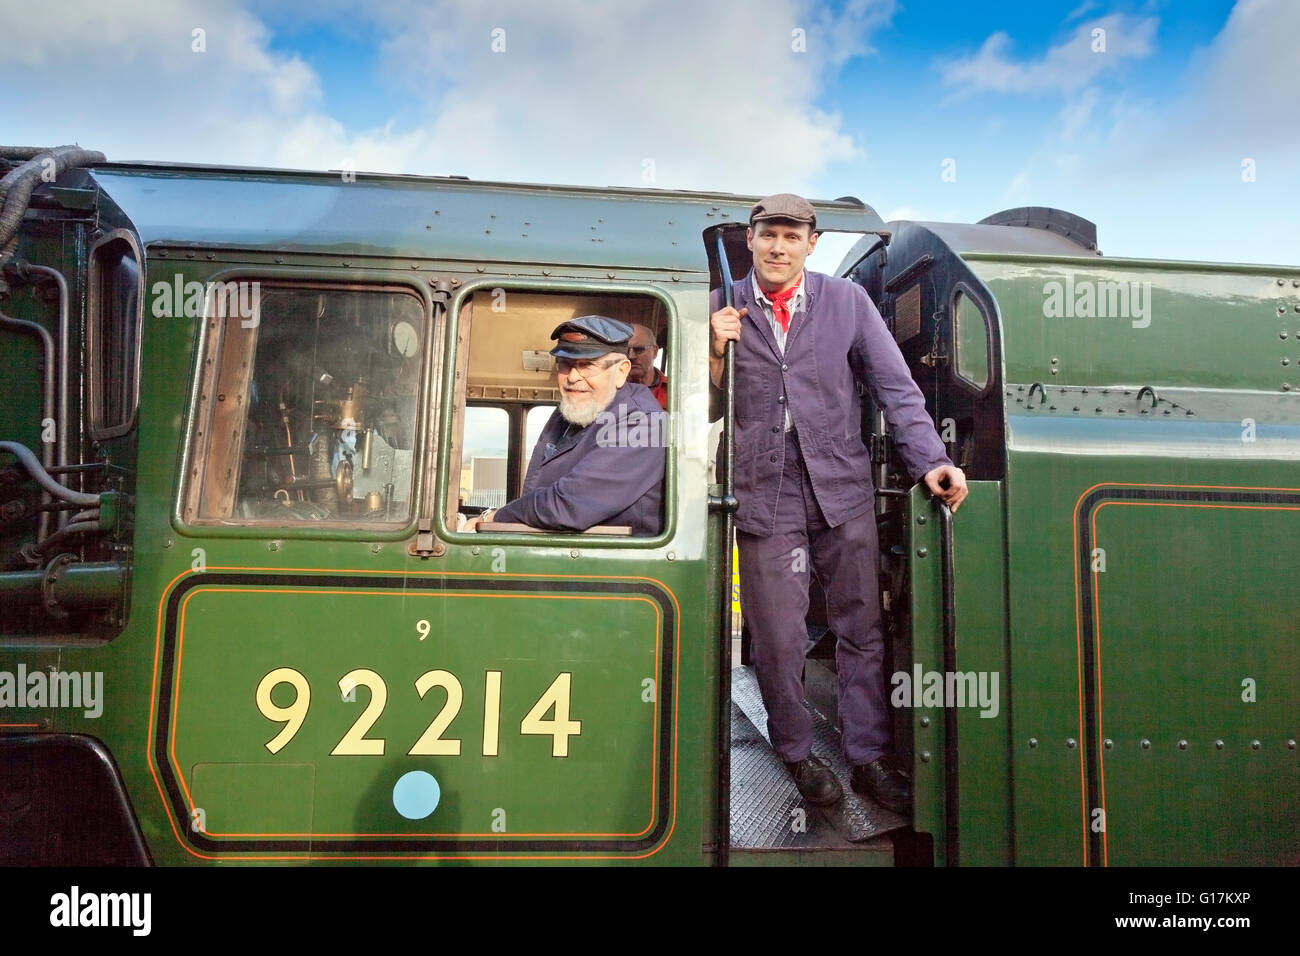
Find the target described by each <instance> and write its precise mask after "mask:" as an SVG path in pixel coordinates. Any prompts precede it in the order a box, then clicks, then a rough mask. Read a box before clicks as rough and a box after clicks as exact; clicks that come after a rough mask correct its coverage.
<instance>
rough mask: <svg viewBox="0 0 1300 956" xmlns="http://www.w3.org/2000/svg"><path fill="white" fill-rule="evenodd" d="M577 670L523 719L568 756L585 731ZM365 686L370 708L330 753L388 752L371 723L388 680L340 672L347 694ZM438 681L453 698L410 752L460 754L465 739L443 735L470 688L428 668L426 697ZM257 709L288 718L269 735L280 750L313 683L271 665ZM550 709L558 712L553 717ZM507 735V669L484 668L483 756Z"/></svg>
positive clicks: (418, 687)
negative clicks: (285, 694) (287, 696)
mask: <svg viewBox="0 0 1300 956" xmlns="http://www.w3.org/2000/svg"><path fill="white" fill-rule="evenodd" d="M572 677H573V675H572V674H570V673H568V672H567V671H566V672H562V673H560V674H559V675H558V676H557V677H556V678H555V680H553V681H552V682H551V685H550V686H549V687H548V688H547V689H546V690H545V691H544V692H543V693H542V696H541V697H540V698H538V700H537V702H536V703H535V704H533V706H532V707H531V708H530V709H529V711H528V713H527V714H525V715H524V718H523V720H521V721H520V722H519V733H520V734H521V735H549V736H550V737H551V741H552V743H551V756H552V757H567V756H568V755H569V738H570V737H576V736H578V735H579V734H581V733H582V721H580V720H571V719H570V718H569V702H570V691H571V684H572ZM281 684H288V685H289V686H290V687H292V688H293V691H294V694H293V699H292V700H291V701H290V702H288V703H287V704H277V703H276V702H275V701H274V700H273V699H272V694H273V693H274V691H275V689H276V688H277V687H279V686H280V685H281ZM358 687H365V688H367V689H368V690H369V691H370V702H369V703H368V704H367V705H366V708H365V710H363V711H362V712H361V714H360V715H359V716H358V717H357V719H356V720H355V721H354V722H353V724H352V726H351V727H350V728H348V731H347V733H346V734H344V735H343V738H342V739H341V740H340V741H339V742H338V743H337V744H336V745H335V747H334V749H333V750H331V751H330V756H332V757H340V756H375V757H381V756H383V755H384V749H385V745H386V743H387V741H386V740H385V739H384V738H383V737H367V736H366V734H367V733H368V732H369V730H370V728H371V727H373V726H374V725H375V722H376V721H378V720H379V717H380V715H381V714H382V713H383V712H384V707H385V705H386V704H387V703H388V685H387V684H386V683H385V682H384V679H383V678H382V677H380V676H379V675H378V674H377V673H375V672H374V671H372V670H369V669H367V668H364V667H361V668H356V669H355V670H350V671H348V672H347V673H346V674H344V675H343V676H342V677H340V678H339V691H340V694H341V700H342V701H347V702H353V701H355V700H356V689H357V688H358ZM435 687H441V688H442V689H443V690H445V691H446V692H447V699H446V701H445V702H444V703H443V705H442V709H441V710H440V711H439V712H438V714H437V715H436V716H435V717H434V719H433V720H432V721H430V723H429V726H428V727H427V728H425V731H424V733H422V734H421V735H420V737H419V739H418V740H416V741H415V743H414V744H412V745H411V749H410V750H408V751H407V754H410V755H412V756H451V757H454V756H459V755H460V751H461V747H460V744H461V742H460V740H458V739H456V738H448V737H443V734H444V733H445V732H446V731H447V729H448V728H449V727H450V726H451V723H452V721H453V720H455V719H456V716H457V714H459V713H460V708H461V703H462V701H463V700H464V692H463V690H462V688H461V682H460V680H459V679H458V678H457V677H456V675H455V674H452V673H451V672H450V671H445V670H431V671H425V672H424V673H423V674H421V675H420V676H419V677H417V678H416V680H415V692H416V693H417V694H418V695H419V697H420V699H421V700H423V699H424V696H425V694H427V693H428V692H429V691H430V690H432V689H433V688H435ZM255 699H256V701H257V709H258V710H259V711H261V713H262V716H264V717H265V718H267V720H271V721H275V722H277V723H283V724H284V726H283V727H282V728H281V729H280V732H279V733H278V734H276V735H275V736H274V737H272V738H271V739H270V740H268V741H267V742H266V744H265V746H266V749H267V750H269V751H270V752H271V753H273V754H274V753H279V752H280V750H281V749H282V748H283V747H284V746H285V745H286V744H288V743H289V741H290V740H292V739H293V738H294V736H295V735H296V734H297V733H298V731H299V730H300V729H301V728H302V725H303V723H304V722H305V721H306V719H307V711H308V710H309V709H310V708H311V685H310V684H309V683H308V682H307V678H306V677H305V676H303V674H302V672H301V671H298V670H295V669H294V668H292V667H277V668H275V669H274V670H272V671H270V672H269V673H268V674H267V675H266V676H265V677H263V678H262V679H261V681H260V682H259V683H258V685H257V692H256V694H255ZM548 712H553V713H552V716H550V717H547V716H546V715H547V713H548ZM500 741H501V671H491V670H490V671H487V672H486V673H485V674H484V703H483V756H484V757H495V756H498V753H499V748H500Z"/></svg>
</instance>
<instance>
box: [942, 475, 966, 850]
mask: <svg viewBox="0 0 1300 956" xmlns="http://www.w3.org/2000/svg"><path fill="white" fill-rule="evenodd" d="M938 505H939V562H940V569H941V579H942V588H943V670H944V673H945V674H955V673H957V595H956V591H955V587H954V583H953V541H952V511H950V510H949V508H948V506H947V505H946V504H945V503H944V502H942V501H940V502H938ZM957 774H958V768H957V708H956V706H955V700H954V699H952V698H948V699H946V700H945V701H944V708H943V783H944V794H943V817H944V861H945V863H946V864H947V865H948V866H957V865H959V863H960V860H961V856H960V852H959V848H958V845H957V838H958V827H957V814H958V810H959V806H960V803H959V792H958V777H957Z"/></svg>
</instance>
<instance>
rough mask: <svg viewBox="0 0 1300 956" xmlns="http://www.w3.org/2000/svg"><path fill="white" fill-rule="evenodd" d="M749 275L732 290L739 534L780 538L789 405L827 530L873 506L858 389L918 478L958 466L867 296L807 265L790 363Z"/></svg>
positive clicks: (717, 302)
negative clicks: (739, 314) (736, 326)
mask: <svg viewBox="0 0 1300 956" xmlns="http://www.w3.org/2000/svg"><path fill="white" fill-rule="evenodd" d="M752 275H753V273H752V271H751V273H749V274H747V275H746V276H745V277H744V278H743V279H740V280H739V281H737V282H735V283H734V284H733V285H732V292H733V296H734V299H733V301H734V303H735V307H736V309H737V310H738V311H739V310H740V309H746V308H747V309H749V313H748V314H747V315H746V316H745V317H744V318H743V319H742V320H741V331H740V341H739V342H737V343H736V386H735V393H736V498H737V501H738V503H739V509H738V510H737V512H736V527H737V528H738V529H739V530H741V531H744V532H746V533H748V534H755V535H761V536H767V535H770V534H771V533H772V528H773V524H774V522H775V520H776V503H777V495H778V493H779V491H780V485H781V471H782V469H783V468H784V467H785V448H786V443H785V435H784V434H783V432H784V423H785V409H786V406H787V405H788V406H789V409H790V419H791V421H792V423H793V426H794V428H795V430H796V432H797V434H798V438H799V449H800V451H801V453H802V455H803V459H804V463H805V465H806V466H807V469H808V477H809V478H810V479H811V482H812V487H813V493H814V494H815V495H816V497H817V504H818V505H819V506H820V507H821V510H822V514H823V515H824V516H825V518H826V522H827V524H829V525H830V526H831V527H835V526H836V525H840V524H843V523H844V522H845V521H848V520H849V519H851V518H856V517H857V516H858V515H861V514H864V513H865V512H867V511H868V510H870V509H871V508H872V507H873V505H874V503H875V487H874V484H873V482H872V475H871V456H870V454H869V453H868V452H867V448H866V446H865V445H864V444H863V443H862V428H861V422H862V411H861V409H862V405H861V399H860V398H859V395H858V390H857V385H858V383H859V382H860V383H862V384H863V385H864V386H865V387H866V388H868V389H869V390H870V392H871V395H872V397H873V398H874V399H875V401H876V405H877V407H879V408H881V409H882V410H883V411H884V413H885V419H886V421H888V422H889V425H890V428H891V430H892V432H891V433H892V435H893V439H894V444H895V445H896V446H897V448H898V451H899V454H900V455H901V456H902V459H903V463H904V464H905V465H906V467H907V470H908V471H909V472H910V473H911V477H912V480H913V481H919V480H920V479H921V478H922V477H923V476H924V475H925V474H926V473H927V472H929V471H931V470H932V469H934V468H937V467H939V466H940V465H950V464H952V462H951V461H950V460H949V459H948V455H947V452H946V451H945V449H944V446H943V443H942V442H941V441H940V440H939V435H938V433H936V432H935V429H934V423H933V422H932V421H931V420H930V416H929V413H928V412H927V411H926V409H925V398H924V397H923V396H922V395H921V390H920V389H919V388H918V387H917V385H916V382H915V381H914V380H913V379H912V374H911V372H910V371H909V370H908V368H907V363H906V362H905V361H904V360H903V354H902V353H901V352H900V351H899V349H898V345H897V343H896V342H895V341H894V337H893V336H892V335H891V334H890V332H889V329H888V328H887V327H886V326H885V322H884V320H883V319H882V318H881V317H880V313H879V312H878V311H877V310H876V306H875V304H874V303H873V302H872V301H871V297H870V296H868V295H867V293H866V290H864V289H863V288H862V287H861V286H859V285H857V284H856V283H854V282H851V281H849V280H848V279H836V278H833V277H831V276H827V275H823V274H822V273H820V272H812V271H810V270H807V269H805V270H804V283H805V289H804V309H803V311H801V312H796V313H795V314H794V316H793V318H792V320H791V322H790V331H789V333H788V334H787V335H786V345H785V354H784V355H782V353H781V349H780V348H779V347H778V346H777V343H776V338H775V337H774V336H773V335H772V327H771V325H770V324H769V322H768V320H767V317H766V315H765V314H764V312H763V306H762V304H761V303H759V302H756V301H755V300H754V293H753V285H752V279H751V277H752ZM722 305H723V302H722V290H721V289H718V290H715V291H714V292H713V294H712V296H711V297H710V307H709V312H710V314H712V313H713V312H716V311H717V310H718V309H720V308H722Z"/></svg>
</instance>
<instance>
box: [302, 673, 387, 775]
mask: <svg viewBox="0 0 1300 956" xmlns="http://www.w3.org/2000/svg"><path fill="white" fill-rule="evenodd" d="M359 684H360V685H365V686H366V687H369V688H370V703H369V704H367V705H366V709H365V710H363V711H362V712H361V716H360V717H358V718H357V719H356V721H355V722H354V723H353V724H352V726H351V727H350V728H349V729H348V732H347V733H346V734H344V735H343V739H342V740H340V741H339V742H338V744H337V745H335V747H334V749H333V750H331V751H330V756H334V757H338V756H362V755H369V756H378V757H382V756H383V754H384V738H382V737H379V738H377V739H371V738H369V737H367V736H366V731H367V730H369V729H370V728H371V727H373V726H374V725H375V721H376V720H378V719H379V715H380V714H382V713H383V712H384V705H385V704H386V703H388V687H387V685H386V684H384V679H383V678H382V677H380V676H379V675H378V674H376V673H375V672H374V671H372V670H367V669H366V668H364V667H360V668H357V669H356V670H354V671H348V672H347V673H346V674H344V675H343V676H342V677H340V678H339V690H340V691H342V692H343V693H344V694H347V693H348V692H349V691H351V690H352V689H353V688H355V687H357V685H359ZM304 712H305V708H304Z"/></svg>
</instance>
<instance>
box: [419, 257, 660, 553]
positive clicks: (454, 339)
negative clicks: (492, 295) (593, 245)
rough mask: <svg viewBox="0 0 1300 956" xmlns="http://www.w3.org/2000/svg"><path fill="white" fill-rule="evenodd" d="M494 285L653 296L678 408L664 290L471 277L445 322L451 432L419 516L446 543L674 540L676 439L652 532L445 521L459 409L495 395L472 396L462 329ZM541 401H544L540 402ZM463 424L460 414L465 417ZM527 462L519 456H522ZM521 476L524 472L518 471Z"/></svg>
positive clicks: (446, 415) (445, 395) (445, 392)
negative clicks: (658, 521) (460, 527)
mask: <svg viewBox="0 0 1300 956" xmlns="http://www.w3.org/2000/svg"><path fill="white" fill-rule="evenodd" d="M494 289H505V290H507V291H510V290H513V291H518V292H533V293H543V294H555V295H599V296H611V295H615V296H620V295H625V296H640V297H648V298H653V299H655V300H657V301H658V302H659V304H660V305H661V306H662V308H663V310H664V319H665V324H666V328H667V330H668V338H667V342H666V344H665V351H666V352H667V355H668V362H667V363H666V364H667V365H669V366H671V368H664V369H663V370H662V371H663V372H664V374H665V375H667V376H668V388H669V403H668V405H669V408H671V409H680V408H681V405H680V402H681V396H680V392H679V389H680V386H681V379H680V373H679V368H678V363H679V361H680V351H681V349H680V345H679V339H678V325H679V322H680V321H681V320H680V316H679V312H678V308H677V304H676V302H675V300H674V298H673V297H672V296H671V295H669V294H668V293H667V292H666V291H665V290H664V289H662V288H660V287H659V286H657V285H654V284H651V283H649V282H639V281H636V280H631V281H626V280H625V281H617V282H615V281H599V280H595V279H586V278H573V279H567V280H566V279H549V280H548V279H544V278H534V277H530V276H521V277H511V278H506V277H504V276H499V277H477V278H476V279H475V280H474V281H471V282H467V283H465V284H464V285H462V286H460V287H459V288H458V289H457V290H456V294H455V295H454V296H453V298H452V300H451V302H450V303H449V304H448V309H447V328H446V342H447V348H446V356H445V359H444V361H445V366H444V368H443V377H442V378H443V380H442V384H441V387H440V388H439V390H438V391H439V396H440V404H441V406H442V408H441V410H440V412H439V418H438V421H437V426H438V428H439V430H440V431H441V432H442V433H443V434H445V435H447V440H446V441H443V442H439V443H438V445H437V457H436V472H435V474H436V478H435V480H434V482H433V483H432V484H433V487H432V488H431V489H430V492H431V500H428V501H426V502H425V503H424V507H423V508H422V509H421V515H422V516H425V517H428V518H432V520H433V522H434V528H435V529H436V532H437V534H438V537H440V538H441V539H442V540H444V541H447V542H448V543H449V544H457V545H474V544H493V545H497V544H502V545H515V546H519V547H527V548H533V549H536V548H556V549H559V548H564V549H572V548H574V547H582V548H593V549H607V548H618V549H624V550H626V549H637V550H642V549H654V548H661V547H663V546H664V545H665V544H667V543H669V542H670V541H672V539H673V537H674V535H675V534H676V531H677V515H676V513H677V501H678V489H677V471H678V468H677V455H676V454H675V450H676V449H677V448H678V443H677V442H675V441H674V442H670V443H669V444H668V446H667V447H666V448H665V449H664V494H663V508H664V524H663V530H662V531H660V533H659V534H657V535H653V536H646V537H639V536H635V535H607V534H588V533H583V532H572V531H540V530H539V531H536V532H518V531H485V532H478V531H469V532H466V531H456V530H455V529H454V528H453V527H451V526H450V525H449V524H448V522H447V504H448V502H449V498H448V495H449V488H450V484H449V481H450V477H451V475H450V471H449V467H450V461H449V460H450V455H451V452H452V451H453V450H454V451H456V452H457V453H458V454H459V453H460V452H461V445H462V441H463V436H462V435H460V434H458V433H457V432H456V425H457V422H456V421H455V419H456V417H457V412H456V410H457V408H458V407H464V406H465V405H466V403H467V402H468V401H474V402H482V401H489V402H490V401H492V399H490V398H488V399H468V398H467V393H468V381H469V364H468V359H469V345H470V337H469V331H468V330H467V331H465V332H464V333H462V330H461V315H462V313H463V312H465V311H466V310H467V309H469V310H470V322H471V323H472V322H473V315H472V304H473V300H474V296H475V295H476V294H477V293H480V292H483V291H488V292H491V291H492V290H494ZM462 335H463V336H464V338H465V344H464V350H463V352H462V351H461V350H459V349H458V348H457V345H458V343H459V341H460V339H461V337H462ZM537 404H546V403H545V402H539V403H537ZM526 419H527V415H526V413H525V414H522V415H520V427H521V428H523V427H524V425H525V423H526ZM462 422H463V419H462ZM521 461H522V458H521ZM520 480H521V481H522V475H521V477H520Z"/></svg>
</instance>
